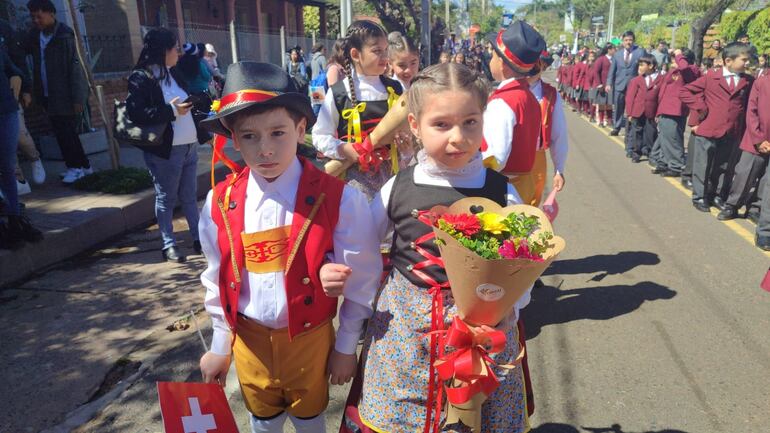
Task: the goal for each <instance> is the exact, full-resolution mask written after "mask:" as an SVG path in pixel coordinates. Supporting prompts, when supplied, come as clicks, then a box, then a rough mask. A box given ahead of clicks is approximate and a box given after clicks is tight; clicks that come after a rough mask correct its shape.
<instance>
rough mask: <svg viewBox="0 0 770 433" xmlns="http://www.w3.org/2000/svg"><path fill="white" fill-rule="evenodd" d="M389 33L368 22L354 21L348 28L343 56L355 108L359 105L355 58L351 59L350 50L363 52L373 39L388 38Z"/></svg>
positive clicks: (351, 99) (351, 98)
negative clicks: (368, 42)
mask: <svg viewBox="0 0 770 433" xmlns="http://www.w3.org/2000/svg"><path fill="white" fill-rule="evenodd" d="M386 37H387V33H385V29H383V28H382V27H381V26H380V25H379V24H377V23H375V22H373V21H368V20H357V21H353V23H352V24H350V26H349V27H348V30H347V35H346V36H345V39H344V40H345V43H344V49H343V54H344V58H345V64H344V65H343V67H344V68H345V73H346V74H347V76H348V83H349V84H350V101H351V102H352V103H353V106H354V107H355V106H356V105H358V97H357V96H356V85H355V80H354V79H353V58H352V57H350V50H352V49H353V48H355V49H357V50H359V51H361V50H363V48H364V44H365V43H366V41H368V40H369V39H372V38H386Z"/></svg>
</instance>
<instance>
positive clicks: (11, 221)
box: [8, 215, 43, 242]
mask: <svg viewBox="0 0 770 433" xmlns="http://www.w3.org/2000/svg"><path fill="white" fill-rule="evenodd" d="M8 232H9V233H10V234H11V235H12V236H16V237H19V238H21V239H23V240H25V241H27V242H40V241H42V240H43V232H41V231H40V230H38V229H36V228H35V227H34V226H32V223H31V222H30V221H29V218H27V217H25V216H18V215H11V216H9V217H8Z"/></svg>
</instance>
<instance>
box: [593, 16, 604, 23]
mask: <svg viewBox="0 0 770 433" xmlns="http://www.w3.org/2000/svg"><path fill="white" fill-rule="evenodd" d="M591 22H592V23H594V24H596V23H603V22H604V15H602V16H599V17H592V18H591Z"/></svg>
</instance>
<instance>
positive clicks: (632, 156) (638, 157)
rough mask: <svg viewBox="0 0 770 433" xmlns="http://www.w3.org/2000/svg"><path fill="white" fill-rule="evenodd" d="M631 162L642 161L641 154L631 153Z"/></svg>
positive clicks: (637, 162)
mask: <svg viewBox="0 0 770 433" xmlns="http://www.w3.org/2000/svg"><path fill="white" fill-rule="evenodd" d="M631 162H633V163H634V164H639V163H640V162H642V157H640V156H639V155H631Z"/></svg>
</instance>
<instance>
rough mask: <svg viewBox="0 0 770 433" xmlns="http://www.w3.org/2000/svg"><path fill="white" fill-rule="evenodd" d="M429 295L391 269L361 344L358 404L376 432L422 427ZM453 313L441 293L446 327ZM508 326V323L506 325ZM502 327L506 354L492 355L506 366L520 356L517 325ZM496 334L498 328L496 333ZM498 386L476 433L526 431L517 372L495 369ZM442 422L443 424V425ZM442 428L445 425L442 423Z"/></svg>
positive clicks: (451, 428) (460, 431)
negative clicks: (360, 391)
mask: <svg viewBox="0 0 770 433" xmlns="http://www.w3.org/2000/svg"><path fill="white" fill-rule="evenodd" d="M430 309H431V295H430V294H429V293H428V291H427V290H426V289H423V288H420V287H417V286H415V285H413V284H412V283H411V282H409V280H407V279H406V278H405V277H404V276H403V275H401V273H399V272H398V271H397V270H394V271H393V273H392V274H391V275H390V277H389V278H388V281H387V283H386V284H385V287H384V288H383V290H382V293H381V294H380V298H379V301H378V303H377V309H376V311H375V312H374V316H373V317H372V319H371V320H370V323H369V327H368V330H367V335H366V342H365V345H364V355H363V356H365V357H366V360H365V364H364V372H363V374H364V384H363V393H362V397H361V401H360V403H359V405H358V408H359V413H360V415H361V419H362V421H363V422H364V423H365V424H366V425H367V426H368V427H369V428H371V429H372V430H374V431H376V432H379V433H402V432H403V433H406V432H408V433H418V432H422V431H423V428H424V425H425V416H426V413H427V409H426V407H425V405H426V400H427V394H428V377H429V373H430V372H429V364H430V338H429V337H426V334H428V332H430V323H431V317H430V316H431V312H430ZM456 314H457V309H456V307H455V305H454V300H453V299H452V295H451V294H450V293H449V291H447V290H445V291H444V323H445V327H448V326H449V325H450V324H451V320H452V318H453V317H454V316H455V315H456ZM508 322H510V323H508ZM505 323H508V324H507V325H501V327H502V330H503V331H504V332H505V334H506V337H507V343H506V347H505V349H504V350H503V351H502V352H500V353H497V354H495V355H493V356H492V358H493V359H494V360H495V362H496V363H498V364H510V363H512V362H513V361H514V360H515V359H516V357H517V355H518V354H519V350H520V349H519V342H518V341H519V339H518V329H517V327H516V322H515V321H513V320H511V321H507V322H505ZM499 329H500V328H499ZM494 372H495V374H496V375H497V377H498V379H499V380H500V387H499V388H497V389H496V390H495V392H494V393H492V395H490V396H489V399H487V400H486V401H485V402H484V405H483V406H482V420H483V424H482V428H481V432H477V433H517V432H526V431H528V430H529V420H528V419H527V415H526V397H525V388H524V378H523V374H522V370H521V368H519V367H517V368H514V369H510V370H509V369H504V368H500V367H495V368H494ZM442 421H443V420H442ZM442 425H443V423H442ZM441 431H442V432H457V433H470V432H471V429H470V428H469V427H467V426H464V425H462V424H452V425H445V426H444V427H443V428H442V430H441Z"/></svg>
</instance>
